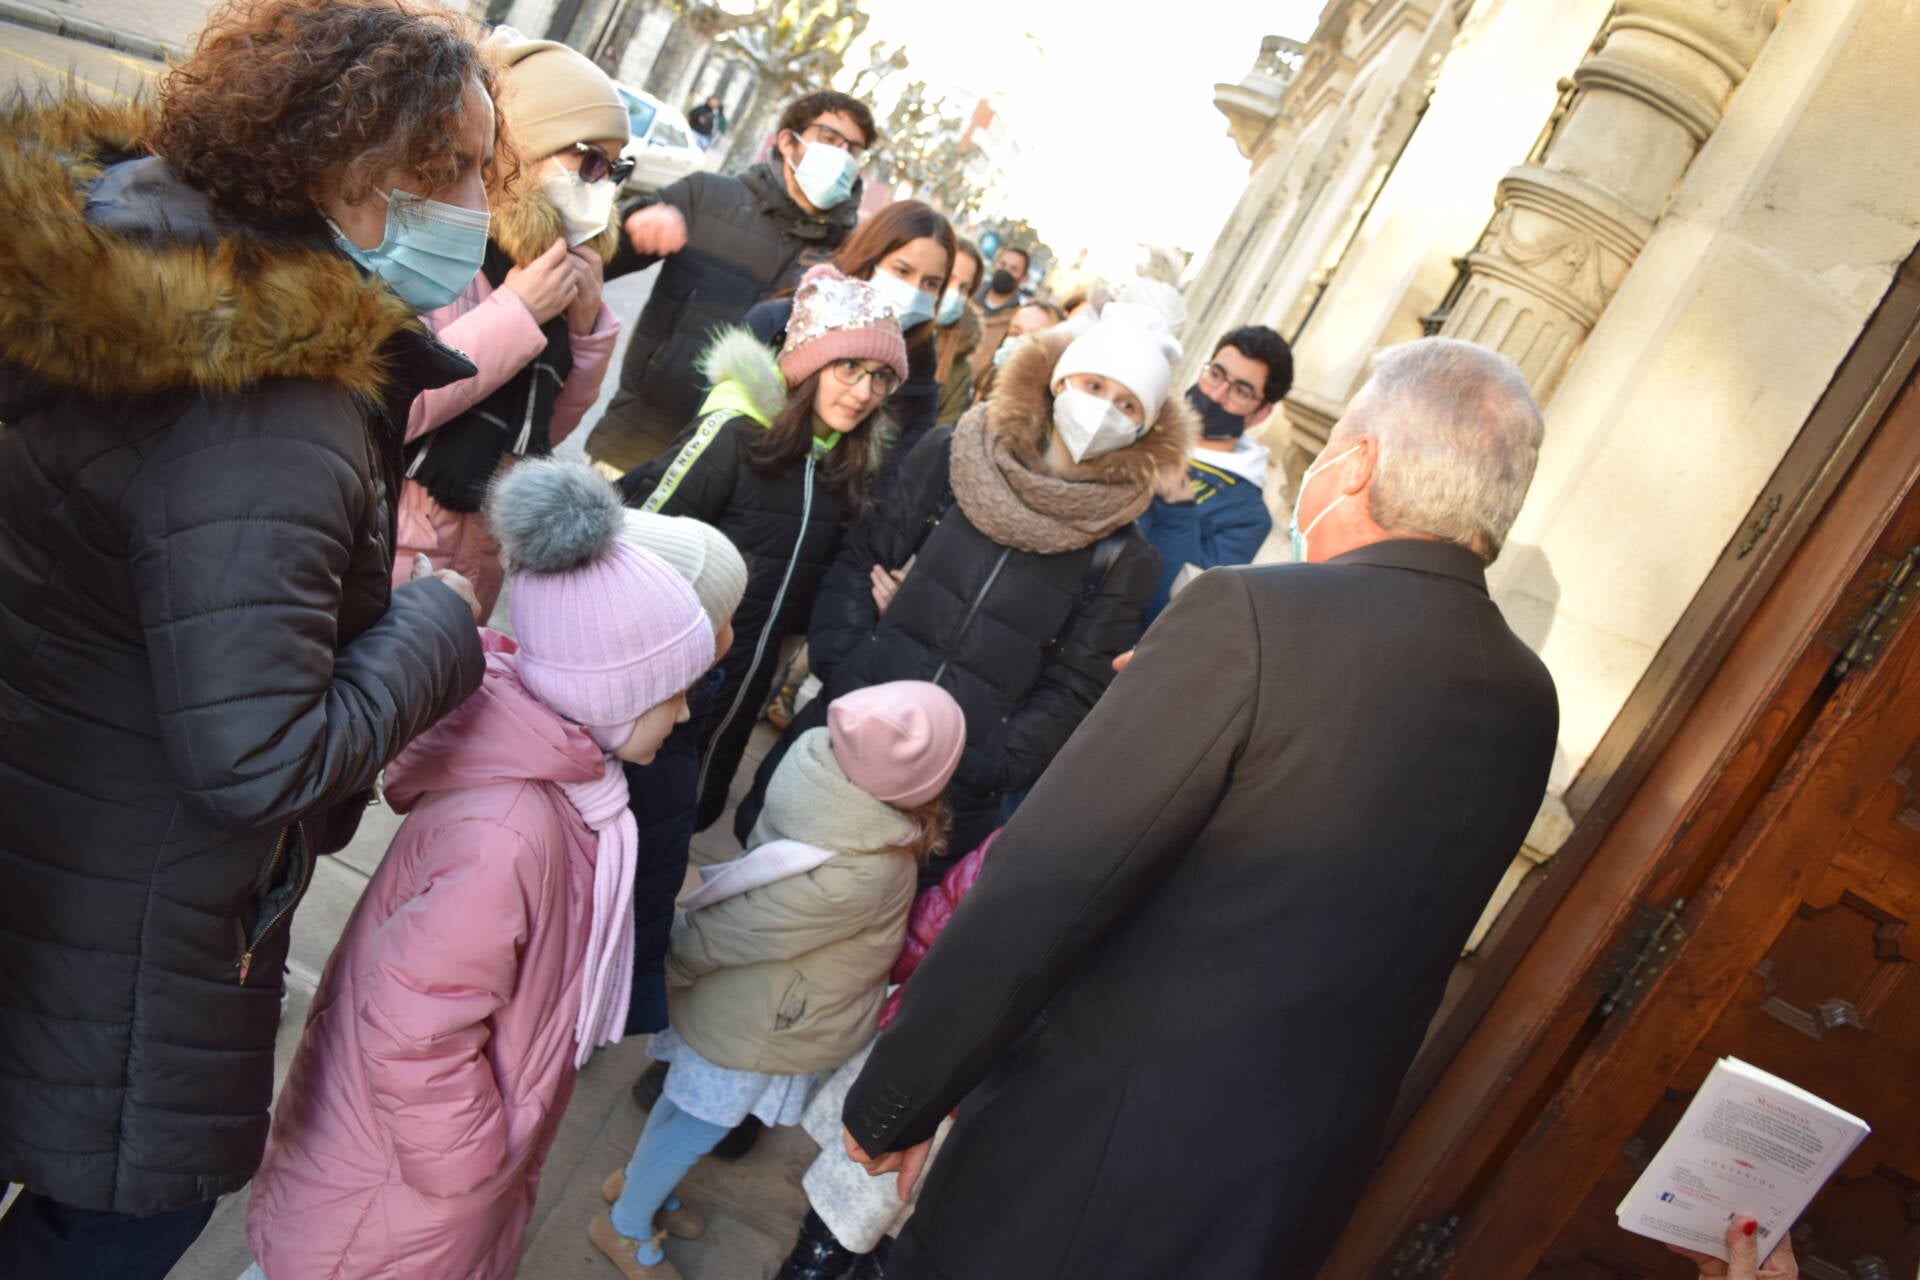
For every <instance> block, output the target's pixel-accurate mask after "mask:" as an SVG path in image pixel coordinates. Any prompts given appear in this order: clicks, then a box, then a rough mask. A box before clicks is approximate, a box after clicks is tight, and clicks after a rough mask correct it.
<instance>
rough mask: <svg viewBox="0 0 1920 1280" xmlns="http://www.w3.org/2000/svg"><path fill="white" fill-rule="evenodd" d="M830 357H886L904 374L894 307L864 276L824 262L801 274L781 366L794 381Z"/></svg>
mask: <svg viewBox="0 0 1920 1280" xmlns="http://www.w3.org/2000/svg"><path fill="white" fill-rule="evenodd" d="M835 360H885V361H886V362H887V363H888V364H890V365H892V366H893V371H894V372H895V373H897V374H899V375H900V381H902V382H905V381H906V380H907V343H906V340H905V339H904V338H902V337H901V336H900V321H899V319H898V318H896V317H895V316H894V314H893V308H892V307H890V306H888V305H887V304H886V302H885V300H883V299H882V298H881V297H880V293H879V291H878V290H876V289H875V288H874V287H873V286H872V285H870V284H868V283H867V282H866V281H865V280H850V279H848V278H847V277H846V276H843V275H841V274H840V272H839V269H838V268H836V267H833V266H831V265H829V264H827V263H821V264H820V265H819V266H817V267H815V268H813V269H812V270H811V271H808V272H807V274H806V275H804V276H802V277H801V278H800V287H799V288H798V289H796V290H795V291H794V294H793V316H792V318H791V319H789V320H788V321H787V344H786V345H785V346H784V347H782V348H780V372H781V373H783V374H785V375H786V379H787V385H788V386H790V387H794V386H798V385H800V384H801V383H802V382H805V381H806V380H807V379H808V378H810V377H812V376H813V375H814V374H816V373H818V372H820V370H822V369H824V368H826V367H827V366H828V365H830V364H832V363H833V362H834V361H835Z"/></svg>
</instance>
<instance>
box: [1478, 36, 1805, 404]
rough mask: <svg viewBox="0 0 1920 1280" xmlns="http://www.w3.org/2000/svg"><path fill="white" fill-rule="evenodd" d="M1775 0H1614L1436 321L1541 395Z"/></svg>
mask: <svg viewBox="0 0 1920 1280" xmlns="http://www.w3.org/2000/svg"><path fill="white" fill-rule="evenodd" d="M1782 3H1783V0H1617V3H1615V5H1614V7H1613V12H1612V13H1611V15H1610V16H1609V17H1608V19H1607V25H1606V28H1605V30H1604V32H1603V34H1602V37H1601V40H1600V43H1599V47H1598V49H1596V50H1595V52H1594V53H1592V54H1591V55H1589V56H1588V58H1587V59H1586V61H1584V62H1582V63H1581V64H1580V67H1579V68H1578V69H1577V70H1576V71H1575V72H1574V73H1573V84H1574V93H1573V99H1572V101H1571V102H1570V103H1569V104H1568V106H1567V109H1566V114H1565V116H1564V117H1563V118H1562V119H1561V120H1560V122H1559V125H1558V128H1557V130H1556V131H1555V132H1554V133H1553V135H1552V137H1551V138H1550V139H1549V141H1548V142H1547V144H1546V147H1545V149H1544V150H1543V151H1542V153H1541V154H1540V156H1539V159H1538V162H1537V163H1534V164H1528V165H1523V166H1521V167H1520V168H1518V169H1514V170H1511V171H1510V172H1509V173H1508V174H1507V176H1506V177H1505V178H1504V179H1502V180H1501V183H1500V186H1499V189H1498V192H1497V194H1496V201H1497V207H1496V210H1495V212H1494V215H1493V220H1492V221H1491V222H1490V223H1488V225H1487V230H1486V232H1485V234H1484V235H1482V237H1481V240H1480V243H1479V245H1478V246H1476V247H1475V249H1474V251H1473V252H1472V253H1471V254H1469V255H1468V257H1467V268H1468V273H1469V274H1468V279H1467V283H1466V286H1465V288H1464V289H1462V291H1461V294H1460V300H1459V302H1458V303H1457V304H1456V305H1455V306H1454V308H1453V310H1452V312H1451V314H1450V315H1449V316H1448V318H1447V322H1446V325H1445V327H1444V328H1443V329H1442V330H1441V332H1442V333H1444V334H1446V335H1447V336H1449V337H1456V338H1465V339H1467V340H1469V341H1472V342H1478V343H1480V344H1482V345H1483V346H1489V347H1492V348H1494V349H1495V350H1497V351H1500V352H1502V353H1503V354H1505V355H1506V356H1508V357H1509V358H1511V359H1512V360H1513V361H1514V362H1515V363H1516V364H1518V365H1519V366H1520V368H1521V370H1522V372H1524V373H1525V374H1526V375H1527V381H1528V383H1529V384H1530V385H1531V386H1532V388H1533V393H1534V395H1535V396H1536V397H1537V398H1538V399H1539V400H1540V401H1541V402H1542V403H1544V402H1545V401H1546V400H1547V398H1548V397H1549V395H1551V393H1552V391H1553V389H1554V387H1556V386H1557V385H1559V381H1560V377H1561V375H1562V374H1564V373H1565V372H1566V368H1567V365H1568V364H1569V363H1570V362H1571V361H1572V359H1573V356H1574V353H1575V352H1576V351H1578V350H1579V348H1580V344H1581V343H1583V342H1585V341H1586V338H1587V334H1588V333H1590V332H1591V331H1592V329H1593V326H1594V325H1595V324H1597V323H1598V322H1599V320H1600V315H1601V313H1602V312H1603V311H1605V310H1606V307H1607V303H1608V302H1610V301H1611V300H1612V298H1613V295H1614V292H1615V291H1616V290H1617V289H1618V288H1619V287H1620V282H1621V281H1622V280H1623V279H1624V278H1625V277H1626V274H1627V271H1628V270H1629V269H1630V268H1631V267H1632V266H1633V262H1634V259H1635V258H1637V257H1639V255H1640V250H1641V248H1642V247H1643V246H1645V244H1646V242H1647V237H1648V236H1649V235H1650V234H1652V231H1653V221H1654V219H1655V218H1656V217H1658V216H1659V212H1660V210H1661V209H1662V208H1663V207H1664V206H1665V204H1666V201H1667V198H1668V197H1669V196H1670V195H1671V194H1672V192H1673V188H1674V186H1675V184H1676V183H1678V182H1679V180H1680V177H1681V175H1682V174H1683V173H1685V172H1686V168H1687V166H1688V165H1689V164H1691V163H1692V162H1693V157H1694V155H1695V154H1696V153H1698V151H1699V149H1700V146H1701V144H1702V143H1703V142H1705V141H1706V139H1707V138H1708V136H1710V135H1711V134H1712V132H1713V131H1714V129H1715V128H1717V127H1718V126H1719V123H1720V116H1721V113H1722V112H1723V111H1724V110H1725V108H1726V101H1727V98H1728V97H1729V96H1730V95H1731V94H1732V92H1733V90H1734V89H1735V88H1736V87H1737V86H1738V85H1739V84H1740V82H1741V81H1742V80H1743V79H1745V78H1746V73H1747V68H1748V67H1750V66H1752V65H1753V60H1754V58H1755V57H1757V56H1758V55H1759V53H1760V49H1761V47H1762V46H1763V45H1764V44H1765V43H1766V40H1767V37H1768V36H1769V35H1771V34H1772V32H1773V27H1774V22H1775V20H1776V19H1777V17H1778V16H1779V11H1780V8H1781V6H1782Z"/></svg>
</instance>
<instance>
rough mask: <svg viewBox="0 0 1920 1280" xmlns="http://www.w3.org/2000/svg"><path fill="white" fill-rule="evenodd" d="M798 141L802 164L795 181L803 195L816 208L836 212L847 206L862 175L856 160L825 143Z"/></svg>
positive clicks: (794, 173)
mask: <svg viewBox="0 0 1920 1280" xmlns="http://www.w3.org/2000/svg"><path fill="white" fill-rule="evenodd" d="M797 136H798V135H796V137H797ZM798 140H799V142H800V146H801V151H800V162H799V163H798V164H796V165H794V166H793V180H794V182H795V183H797V184H798V185H799V187H800V194H802V195H804V196H805V197H806V198H807V200H808V202H809V203H811V204H812V205H813V207H814V208H816V209H821V210H825V209H835V208H838V207H839V206H841V205H843V204H845V203H846V202H847V197H849V196H851V195H852V194H853V180H854V178H856V177H857V176H859V174H858V170H859V165H858V164H857V163H856V162H855V161H854V158H853V157H852V156H851V155H850V154H848V153H847V152H845V151H842V150H841V149H840V148H838V147H830V146H828V145H827V144H826V143H824V142H808V141H807V140H806V139H804V138H799V139H798Z"/></svg>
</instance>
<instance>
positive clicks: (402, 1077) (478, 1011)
mask: <svg viewBox="0 0 1920 1280" xmlns="http://www.w3.org/2000/svg"><path fill="white" fill-rule="evenodd" d="M482 636H483V638H484V639H485V640H486V641H487V647H488V649H489V651H490V652H489V654H488V658H487V672H486V676H485V678H484V680H483V681H482V683H481V685H480V688H479V690H478V691H477V692H475V693H474V694H473V696H472V697H470V698H468V699H467V701H466V702H465V703H463V704H462V705H461V706H460V708H459V709H458V710H457V711H455V712H454V713H453V714H452V715H450V716H448V717H447V718H446V719H445V720H442V721H441V722H440V723H439V724H438V725H436V726H435V727H434V728H432V729H431V730H429V731H428V732H427V733H425V734H423V735H422V736H421V737H420V738H418V739H417V740H415V741H414V743H413V744H412V745H411V746H409V747H408V748H407V749H406V750H405V751H403V752H402V753H401V754H400V756H399V758H398V759H396V760H395V761H394V762H393V764H392V765H390V766H389V767H388V769H387V799H388V801H389V802H390V803H391V804H392V805H393V807H394V808H396V809H398V810H400V811H402V812H404V813H406V814H407V820H406V822H405V823H404V824H402V826H401V828H400V831H399V834H398V835H396V836H395V837H394V840H393V845H392V847H390V848H389V849H388V850H387V855H386V858H385V860H384V861H383V862H381V864H380V869H379V870H378V871H377V872H375V873H374V876H373V881H372V883H371V884H369V885H368V886H367V890H366V893H365V894H364V895H363V896H362V897H361V899H360V903H359V905H358V906H357V907H355V908H354V912H353V916H352V918H351V919H350V920H349V921H348V923H347V928H346V932H345V933H344V934H343V935H342V937H341V939H340V942H339V944H338V945H337V946H336V947H335V948H334V952H333V956H332V958H331V959H329V960H328V962H327V971H326V974H325V976H324V977H323V978H322V979H321V981H320V990H319V992H318V994H317V995H315V997H314V1001H313V1010H312V1012H311V1013H309V1014H308V1016H307V1027H306V1032H305V1034H304V1035H303V1036H302V1037H301V1040H300V1049H299V1052H298V1053H297V1054H296V1055H295V1057H294V1061H293V1068H292V1071H291V1074H290V1075H289V1076H288V1077H287V1083H286V1087H285V1089H284V1090H283V1091H282V1093H281V1095H280V1104H279V1107H278V1110H277V1113H276V1115H275V1117H274V1125H273V1133H272V1136H271V1138H270V1139H269V1140H268V1143H267V1154H266V1159H265V1161H264V1162H263V1163H262V1165H261V1166H260V1172H259V1174H258V1175H257V1176H256V1177H255V1179H254V1182H253V1200H252V1204H251V1205H250V1206H249V1208H248V1211H247V1235H248V1238H249V1239H250V1240H251V1241H252V1244H253V1252H254V1256H255V1257H256V1258H258V1259H259V1260H260V1264H261V1267H262V1269H264V1270H265V1271H266V1273H267V1274H268V1275H270V1276H272V1277H273V1280H323V1278H324V1280H401V1278H402V1277H405V1278H406V1280H413V1278H414V1277H421V1276H434V1277H442V1276H444V1277H447V1278H448V1280H454V1278H455V1277H459V1278H460V1280H508V1278H509V1277H511V1276H512V1275H513V1274H514V1271H515V1269H516V1267H517V1265H518V1262H519V1256H520V1246H521V1237H522V1235H523V1233H524V1232H525V1229H526V1224H527V1219H528V1217H529V1215H530V1214H531V1213H532V1212H533V1203H534V1195H535V1192H536V1190H537V1187H538V1182H539V1177H540V1166H541V1163H542V1161H544V1160H545V1158H546V1154H547V1150H548V1148H549V1147H550V1146H551V1145H552V1143H553V1136H554V1133H555V1131H556V1130H557V1129H558V1127H559V1124H560V1117H561V1114H562V1113H563V1112H564V1111H565V1110H566V1105H567V1099H568V1097H569V1096H570V1095H571V1094H572V1092H573V1080H574V1074H575V1073H574V1068H573V1050H574V1020H575V1015H576V1013H577V1011H578V1007H579V1002H580V974H581V969H582V965H583V962H584V959H585V955H586V950H587V932H588V927H589V920H588V917H589V913H590V911H591V909H592V903H593V872H594V853H595V848H596V844H595V840H594V835H593V832H592V831H591V830H590V829H589V828H588V827H587V825H586V823H585V822H583V821H582V820H581V819H580V817H579V815H578V813H577V812H576V811H575V810H574V808H573V806H572V805H571V804H569V803H568V801H567V799H566V797H565V796H564V795H563V794H562V792H561V790H560V788H559V786H558V785H557V784H560V783H568V782H588V781H591V780H593V779H595V778H598V777H599V776H600V774H601V768H602V756H601V752H600V749H599V748H598V747H597V746H595V745H594V743H593V740H592V739H591V738H589V737H588V736H587V733H586V731H585V730H584V729H581V728H579V727H578V726H575V725H571V724H568V723H567V722H565V721H563V720H562V719H560V717H559V716H557V715H555V714H554V713H553V712H552V711H550V710H548V709H547V708H546V707H545V706H544V705H542V704H541V703H539V702H537V701H535V699H534V698H533V696H532V695H531V694H529V693H528V692H527V691H526V689H525V687H524V686H523V685H522V684H521V683H520V679H519V677H518V675H517V674H516V673H515V671H514V668H513V665H512V662H511V659H510V657H509V655H510V654H511V653H512V650H513V642H512V641H510V640H508V639H507V638H506V637H504V636H499V635H496V634H494V633H492V632H484V631H483V632H482Z"/></svg>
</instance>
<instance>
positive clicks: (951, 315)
mask: <svg viewBox="0 0 1920 1280" xmlns="http://www.w3.org/2000/svg"><path fill="white" fill-rule="evenodd" d="M966 310H967V295H965V294H964V293H961V292H959V291H958V290H955V289H949V290H947V291H946V292H945V293H943V294H941V295H940V310H939V311H937V312H935V313H934V317H933V318H934V320H935V321H937V322H938V323H939V325H940V327H941V328H942V329H951V328H953V326H955V325H956V324H959V323H960V317H961V316H963V315H965V314H966Z"/></svg>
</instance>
